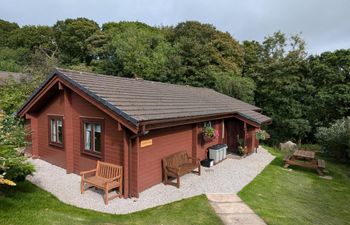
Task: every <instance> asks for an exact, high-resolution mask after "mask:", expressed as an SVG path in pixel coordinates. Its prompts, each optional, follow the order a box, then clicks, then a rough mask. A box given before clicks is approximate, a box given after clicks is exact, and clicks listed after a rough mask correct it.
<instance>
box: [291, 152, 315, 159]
mask: <svg viewBox="0 0 350 225" xmlns="http://www.w3.org/2000/svg"><path fill="white" fill-rule="evenodd" d="M293 156H294V157H295V158H300V159H305V160H314V159H315V152H313V151H304V150H296V151H295V152H294V153H293Z"/></svg>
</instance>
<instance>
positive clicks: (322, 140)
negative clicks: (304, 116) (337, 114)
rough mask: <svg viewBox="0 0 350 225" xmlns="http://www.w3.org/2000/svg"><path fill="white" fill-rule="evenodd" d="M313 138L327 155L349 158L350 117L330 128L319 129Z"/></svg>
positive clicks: (336, 122) (338, 121)
mask: <svg viewBox="0 0 350 225" xmlns="http://www.w3.org/2000/svg"><path fill="white" fill-rule="evenodd" d="M315 136H316V139H317V141H318V143H319V144H320V145H321V146H322V150H323V151H324V153H326V154H327V155H330V156H333V157H335V158H337V159H345V158H350V117H347V118H343V119H340V120H337V121H335V122H334V123H333V124H331V126H330V127H320V128H319V129H318V132H317V133H316V135H315Z"/></svg>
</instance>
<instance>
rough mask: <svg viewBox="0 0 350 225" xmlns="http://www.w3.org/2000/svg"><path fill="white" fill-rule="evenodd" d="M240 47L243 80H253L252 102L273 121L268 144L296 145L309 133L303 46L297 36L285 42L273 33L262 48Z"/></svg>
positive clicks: (308, 83)
mask: <svg viewBox="0 0 350 225" xmlns="http://www.w3.org/2000/svg"><path fill="white" fill-rule="evenodd" d="M244 47H245V49H247V54H246V58H247V60H248V61H247V64H246V66H247V68H245V69H244V71H245V74H244V76H248V77H251V78H252V79H254V81H255V82H256V85H257V87H258V88H257V89H256V95H255V102H256V104H257V105H258V106H260V107H262V108H263V110H264V112H265V113H266V114H267V115H269V116H271V117H272V118H273V120H274V122H273V124H272V125H271V126H269V127H268V130H269V132H270V133H271V137H272V141H273V142H278V141H283V140H285V139H290V138H292V139H295V140H298V141H299V142H300V141H301V139H303V138H305V137H306V136H307V134H308V133H309V131H310V130H311V126H310V122H309V118H308V116H307V115H308V114H307V112H308V110H309V106H310V105H309V104H307V103H309V100H310V95H309V92H310V91H312V90H313V87H312V85H311V81H310V80H309V79H308V77H307V76H306V75H307V72H308V67H307V61H306V58H305V56H306V52H305V43H304V42H303V40H302V39H300V37H299V36H292V37H290V38H289V39H288V38H286V37H285V35H284V34H283V33H281V32H277V33H275V34H274V35H272V36H268V37H266V38H265V40H264V42H263V43H262V45H259V44H258V43H257V42H245V43H244ZM254 52H255V54H256V55H257V56H255V55H254Z"/></svg>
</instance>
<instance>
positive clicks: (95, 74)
mask: <svg viewBox="0 0 350 225" xmlns="http://www.w3.org/2000/svg"><path fill="white" fill-rule="evenodd" d="M55 69H56V70H57V71H59V72H62V73H63V74H64V71H67V72H71V73H79V74H84V73H85V74H88V75H94V76H104V77H111V78H116V79H124V80H134V81H140V82H147V83H153V84H154V83H156V84H161V85H168V86H178V87H181V88H183V87H186V88H196V89H208V90H211V91H214V90H213V89H211V88H206V87H195V86H191V85H185V84H172V83H165V82H161V81H153V80H145V79H143V78H131V77H122V76H117V75H108V74H101V73H93V72H85V71H78V70H71V69H65V68H59V67H56V68H55Z"/></svg>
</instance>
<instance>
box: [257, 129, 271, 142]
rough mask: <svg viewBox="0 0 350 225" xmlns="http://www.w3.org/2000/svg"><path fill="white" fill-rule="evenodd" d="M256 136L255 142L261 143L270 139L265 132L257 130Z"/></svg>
mask: <svg viewBox="0 0 350 225" xmlns="http://www.w3.org/2000/svg"><path fill="white" fill-rule="evenodd" d="M255 136H256V139H257V140H259V141H260V140H261V141H264V140H267V139H269V138H270V134H269V133H267V132H266V131H265V130H258V131H257V132H256V134H255Z"/></svg>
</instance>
